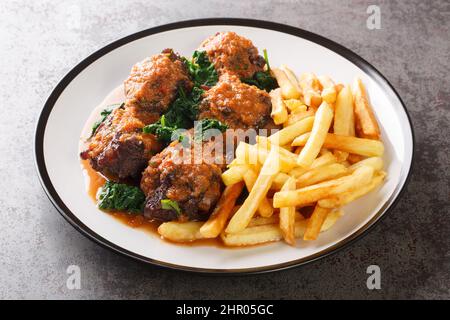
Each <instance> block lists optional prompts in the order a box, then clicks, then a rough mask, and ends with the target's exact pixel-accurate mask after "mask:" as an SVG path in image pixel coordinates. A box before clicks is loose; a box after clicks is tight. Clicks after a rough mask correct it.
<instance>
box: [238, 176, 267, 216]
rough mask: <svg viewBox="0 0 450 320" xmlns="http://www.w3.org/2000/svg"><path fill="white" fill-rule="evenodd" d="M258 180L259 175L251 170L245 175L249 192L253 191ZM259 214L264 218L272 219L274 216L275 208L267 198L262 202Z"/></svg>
mask: <svg viewBox="0 0 450 320" xmlns="http://www.w3.org/2000/svg"><path fill="white" fill-rule="evenodd" d="M257 179H258V175H257V173H256V172H254V171H253V170H251V169H250V170H248V171H247V172H246V173H245V174H244V181H245V185H246V187H247V190H248V192H251V191H252V188H253V186H254V185H255V182H256V180H257ZM258 213H259V215H260V216H262V217H270V216H271V215H272V213H273V207H272V204H271V203H270V201H269V199H267V197H264V198H263V199H262V200H261V203H260V204H259V207H258Z"/></svg>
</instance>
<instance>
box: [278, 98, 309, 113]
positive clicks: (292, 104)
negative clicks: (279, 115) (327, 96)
mask: <svg viewBox="0 0 450 320" xmlns="http://www.w3.org/2000/svg"><path fill="white" fill-rule="evenodd" d="M284 104H285V105H286V107H287V108H288V109H289V111H291V112H305V111H306V110H308V107H307V106H306V104H304V103H303V102H302V101H301V100H298V99H288V100H284Z"/></svg>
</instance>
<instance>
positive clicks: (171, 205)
mask: <svg viewBox="0 0 450 320" xmlns="http://www.w3.org/2000/svg"><path fill="white" fill-rule="evenodd" d="M161 208H162V209H164V210H174V211H176V213H177V215H181V209H180V206H179V205H178V202H176V201H174V200H170V199H162V200H161Z"/></svg>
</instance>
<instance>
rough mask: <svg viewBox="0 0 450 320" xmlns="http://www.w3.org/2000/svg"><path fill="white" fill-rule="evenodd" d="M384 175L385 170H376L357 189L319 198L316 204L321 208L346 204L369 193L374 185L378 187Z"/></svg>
mask: <svg viewBox="0 0 450 320" xmlns="http://www.w3.org/2000/svg"><path fill="white" fill-rule="evenodd" d="M385 177H386V173H385V172H382V171H381V172H377V173H376V174H375V175H374V177H373V178H372V181H371V182H370V183H369V184H367V185H364V186H362V187H360V188H358V189H355V190H351V191H347V192H343V193H341V194H337V195H335V196H333V197H330V198H326V199H321V200H319V201H318V204H319V205H320V206H321V207H323V208H339V207H342V206H345V205H346V204H348V203H350V202H352V201H354V200H356V199H358V198H360V197H362V196H363V195H365V194H367V193H369V192H370V191H372V190H374V189H375V188H376V187H378V186H379V185H380V184H381V183H382V182H383V180H384V178H385Z"/></svg>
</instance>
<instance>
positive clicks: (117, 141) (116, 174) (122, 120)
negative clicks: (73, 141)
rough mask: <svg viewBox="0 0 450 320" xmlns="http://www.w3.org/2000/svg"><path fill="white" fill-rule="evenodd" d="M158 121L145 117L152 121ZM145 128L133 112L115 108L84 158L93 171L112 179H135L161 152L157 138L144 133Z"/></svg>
mask: <svg viewBox="0 0 450 320" xmlns="http://www.w3.org/2000/svg"><path fill="white" fill-rule="evenodd" d="M157 119H158V117H155V116H154V117H153V118H151V117H150V116H147V118H146V120H148V121H152V122H154V121H156V120H157ZM144 125H145V123H144V122H143V121H141V119H139V117H138V116H137V115H136V114H135V113H134V109H132V108H126V107H125V106H122V107H120V108H117V109H115V110H114V111H113V112H112V113H111V114H110V115H109V116H108V117H107V118H106V120H105V121H104V122H103V123H102V124H100V126H99V127H98V128H97V130H96V131H95V134H94V136H92V137H91V138H90V139H89V141H88V144H87V149H86V150H85V151H83V152H82V153H81V158H82V159H89V161H90V164H91V166H92V168H93V169H94V170H96V171H100V172H101V173H103V174H104V175H106V176H108V177H109V178H111V179H113V180H117V179H125V178H133V177H136V176H137V175H139V174H140V172H141V171H142V170H143V169H144V168H145V165H146V164H147V161H148V159H149V158H150V157H151V155H152V154H155V153H157V152H159V151H160V150H161V145H160V143H159V142H158V140H157V138H156V137H155V136H154V135H152V134H145V133H143V132H142V128H143V127H144Z"/></svg>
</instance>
